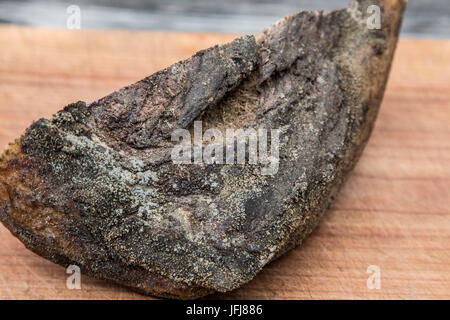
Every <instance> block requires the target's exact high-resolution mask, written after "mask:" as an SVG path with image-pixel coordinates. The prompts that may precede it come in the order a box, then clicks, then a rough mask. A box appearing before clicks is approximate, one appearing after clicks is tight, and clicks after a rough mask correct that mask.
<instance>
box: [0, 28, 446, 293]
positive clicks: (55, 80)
mask: <svg viewBox="0 0 450 320" xmlns="http://www.w3.org/2000/svg"><path fill="white" fill-rule="evenodd" d="M233 38H234V36H233V35H210V34H186V33H164V32H121V31H120V32H119V31H95V32H93V31H66V30H60V31H56V30H42V29H31V28H23V27H20V28H19V27H13V26H3V27H0V101H1V103H0V144H1V145H6V144H7V143H8V141H11V140H12V139H14V138H15V137H17V136H18V135H19V134H20V133H21V132H23V130H24V129H25V128H26V127H28V126H29V125H30V123H31V122H32V121H33V120H37V119H39V118H40V117H49V116H51V115H52V114H53V113H54V112H56V111H57V110H59V109H61V108H62V107H63V106H65V105H67V104H69V103H71V102H74V101H77V100H83V101H86V102H91V101H93V100H96V99H98V98H100V97H103V96H104V95H106V94H108V93H110V92H112V91H113V90H116V89H119V88H121V87H122V86H125V85H127V84H130V83H133V82H135V81H137V80H139V79H141V78H143V77H145V76H147V75H150V74H151V73H153V72H155V71H157V70H159V69H161V68H163V67H166V66H169V65H170V64H172V63H174V62H176V61H178V60H180V59H183V58H187V57H189V56H190V55H191V54H193V53H194V52H195V51H197V50H200V49H203V48H206V47H209V46H211V45H214V44H220V43H224V42H227V41H229V40H231V39H233ZM369 266H376V267H378V268H379V270H380V280H381V281H380V283H381V288H380V289H370V288H369V287H368V286H367V279H368V277H369V276H371V273H367V269H368V267H369ZM372 268H373V267H372ZM67 276H68V275H67V274H66V273H65V269H64V268H62V267H60V266H57V265H54V264H53V263H51V262H48V261H47V260H45V259H43V258H41V257H39V256H37V255H35V254H33V253H31V252H30V251H28V250H27V249H25V248H24V246H23V245H22V244H21V243H20V242H19V241H18V240H17V239H16V238H14V237H13V236H12V235H11V234H10V233H9V232H8V231H7V230H6V229H5V228H4V227H3V226H1V227H0V298H2V299H124V298H133V299H134V298H139V299H141V298H145V299H147V297H144V296H141V295H139V294H136V293H133V292H131V291H129V290H127V289H125V288H122V287H119V286H116V285H114V284H110V283H108V282H106V281H100V280H95V279H92V278H90V277H87V276H82V285H81V290H69V289H67V288H66V279H67ZM212 297H213V298H226V299H227V298H239V299H324V298H325V299H365V298H370V299H431V298H438V299H450V40H445V41H444V40H440V41H428V40H415V39H408V40H402V41H400V43H399V46H398V50H397V53H396V57H395V61H394V64H393V67H392V73H391V76H390V80H389V84H388V87H387V90H386V94H385V98H384V101H383V104H382V107H381V111H380V115H379V118H378V121H377V124H376V127H375V130H374V132H373V135H372V137H371V139H370V141H369V144H368V146H367V148H366V150H365V151H364V154H363V156H362V158H361V160H360V162H359V163H358V165H357V167H356V169H355V170H354V172H353V173H352V175H351V177H350V179H349V180H348V181H347V183H346V184H345V186H344V188H343V190H342V192H341V193H340V195H339V197H338V199H337V201H336V202H335V204H334V205H333V207H332V209H331V210H330V211H329V212H328V214H327V215H326V216H325V218H324V219H323V221H322V223H321V224H320V226H319V227H318V228H317V229H316V230H315V231H314V233H313V234H312V236H311V237H309V238H308V239H307V240H306V241H305V243H304V244H303V245H302V246H301V247H298V248H296V249H295V250H293V251H292V252H290V253H288V254H286V255H285V256H283V257H282V258H281V259H279V260H277V261H275V262H274V263H272V264H270V265H269V266H267V268H265V269H264V270H263V271H262V272H261V273H260V274H259V275H258V276H257V277H256V278H255V279H254V280H253V281H251V282H250V283H249V284H247V285H246V286H244V287H242V288H241V289H238V290H236V291H234V292H231V293H228V294H220V295H215V296H212Z"/></svg>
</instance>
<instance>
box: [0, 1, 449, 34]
mask: <svg viewBox="0 0 450 320" xmlns="http://www.w3.org/2000/svg"><path fill="white" fill-rule="evenodd" d="M348 2H350V0H278V1H269V0H229V1H225V0H189V1H188V0H147V1H146V0H129V1H125V0H76V1H75V0H74V1H63V0H51V1H45V0H15V1H11V0H10V1H3V0H0V23H14V24H22V25H30V26H39V27H55V28H65V27H66V19H67V17H68V14H67V12H66V9H67V7H68V6H70V5H78V6H79V7H80V10H81V28H82V29H109V28H114V29H119V28H120V29H152V30H177V31H196V32H233V33H258V32H260V31H262V30H263V29H264V28H265V27H267V26H268V25H270V24H272V23H273V22H275V21H277V20H278V19H280V18H282V17H283V16H285V15H287V14H291V13H295V12H298V11H301V10H319V9H324V10H325V12H328V11H330V10H333V9H337V8H340V7H344V6H346V5H347V4H348ZM402 36H406V37H432V38H443V37H450V0H410V1H409V3H408V9H407V12H406V16H405V21H404V25H403V31H402Z"/></svg>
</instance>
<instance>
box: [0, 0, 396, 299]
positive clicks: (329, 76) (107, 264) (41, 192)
mask: <svg viewBox="0 0 450 320" xmlns="http://www.w3.org/2000/svg"><path fill="white" fill-rule="evenodd" d="M374 3H378V5H380V6H381V7H382V9H383V11H382V12H383V16H382V21H383V24H382V29H381V30H368V29H367V27H366V25H365V20H366V19H367V14H366V12H367V11H366V8H367V6H368V5H370V4H374ZM404 7H405V2H404V1H402V0H385V1H357V2H354V3H352V4H351V5H350V6H349V7H348V8H347V9H343V10H338V11H334V12H332V13H330V14H327V15H323V14H322V13H321V12H301V13H299V14H296V15H292V16H289V17H286V18H285V19H283V20H282V21H280V22H278V23H277V24H275V25H274V26H272V27H270V28H269V29H267V30H265V31H264V33H263V34H262V35H261V36H259V37H258V38H257V39H255V38H254V37H252V36H245V37H242V38H238V39H237V40H235V41H233V42H232V43H230V44H226V45H223V46H216V47H213V48H210V49H207V50H204V51H201V52H199V53H197V54H196V55H194V56H193V57H191V58H190V59H188V60H185V61H182V62H179V63H176V64H174V65H173V66H171V67H169V68H167V69H165V70H162V71H160V72H157V73H155V74H154V75H152V76H150V77H148V78H146V79H143V80H142V81H139V82H137V83H135V84H133V85H130V86H128V87H125V88H123V89H121V90H120V91H118V92H114V93H112V94H111V95H109V96H107V97H105V98H103V99H101V100H99V101H97V102H95V103H93V104H91V105H87V104H85V103H84V102H78V103H74V104H72V105H69V106H67V107H66V108H64V110H61V111H60V112H58V113H57V114H56V115H55V116H54V117H53V118H52V119H50V120H46V119H41V120H39V121H37V122H35V123H33V124H32V125H31V126H30V127H29V128H28V129H27V130H26V132H25V134H24V135H23V136H22V137H21V138H19V139H18V140H16V141H15V142H14V143H11V144H10V145H9V147H8V149H7V150H6V151H5V153H4V154H3V155H2V157H1V159H0V220H1V221H2V222H3V224H4V225H5V226H6V227H7V228H8V229H9V230H10V231H11V232H12V233H13V234H14V235H15V236H16V237H18V238H19V239H20V240H21V241H22V242H23V243H24V244H25V245H26V246H27V248H29V249H30V250H32V251H34V252H36V253H37V254H39V255H41V256H43V257H45V258H47V259H49V260H51V261H53V262H55V263H58V264H61V265H63V266H67V265H68V264H77V265H79V266H80V267H81V269H82V270H83V272H85V273H87V274H89V275H91V276H94V277H97V278H101V279H109V280H112V281H115V282H117V283H120V284H123V285H126V286H128V287H131V288H132V289H134V290H137V291H139V292H143V293H147V294H152V295H156V296H161V297H169V298H183V299H191V298H197V297H201V296H204V295H207V294H210V293H212V292H216V291H219V292H225V291H228V290H232V289H235V288H237V287H239V286H241V285H242V284H244V283H246V282H248V281H250V280H251V279H252V278H253V277H254V276H255V275H256V274H257V273H258V272H259V271H260V270H261V269H262V268H263V267H264V265H266V264H267V263H269V262H270V261H272V260H273V259H275V258H277V257H279V256H280V255H282V254H283V253H284V252H286V251H287V250H289V249H291V248H293V247H294V246H296V245H298V244H299V243H301V242H302V240H303V239H304V238H305V237H306V236H307V235H308V234H309V233H310V232H311V231H312V230H313V229H314V227H315V226H316V225H317V223H318V221H319V220H320V217H321V216H322V215H323V213H324V212H325V211H326V209H327V208H328V207H329V205H330V204H331V202H332V200H333V199H334V198H335V197H336V195H337V192H338V190H339V188H340V186H341V185H342V183H343V181H344V180H345V178H346V176H347V174H348V172H349V171H350V170H351V169H352V168H353V167H354V165H355V163H356V162H357V160H358V158H359V156H360V154H361V152H362V150H363V149H364V146H365V144H366V142H367V140H368V138H369V136H370V132H371V130H372V128H373V125H374V122H375V119H376V116H377V113H378V108H379V106H380V103H381V100H382V97H383V93H384V89H385V85H386V81H387V78H388V74H389V69H390V65H391V61H392V57H393V54H394V50H395V45H396V42H397V37H398V33H399V29H400V23H401V16H402V13H403V10H404ZM194 120H204V123H205V124H206V127H207V128H208V127H218V128H224V127H226V126H228V125H234V126H235V127H244V128H245V127H265V128H276V129H280V130H281V133H280V164H279V169H278V173H277V174H275V175H267V176H266V175H261V168H262V167H261V165H245V166H237V165H235V166H224V165H217V164H215V165H176V164H173V163H172V162H171V160H170V151H171V147H172V146H173V144H172V143H171V141H170V134H171V132H172V131H173V130H174V129H175V128H188V129H190V128H191V127H192V123H193V121H194ZM204 129H206V128H204Z"/></svg>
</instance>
